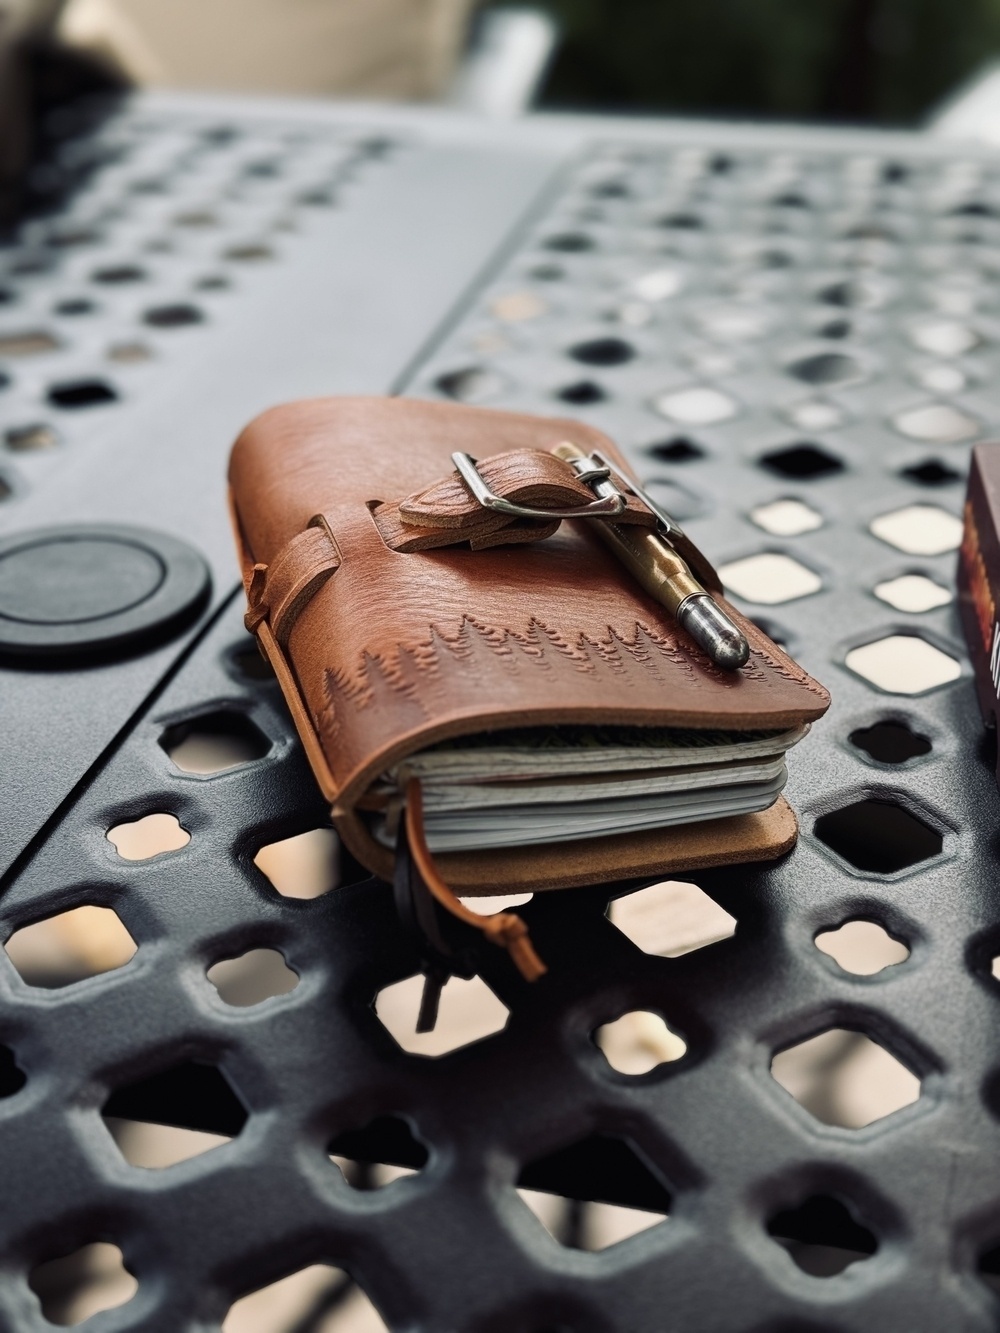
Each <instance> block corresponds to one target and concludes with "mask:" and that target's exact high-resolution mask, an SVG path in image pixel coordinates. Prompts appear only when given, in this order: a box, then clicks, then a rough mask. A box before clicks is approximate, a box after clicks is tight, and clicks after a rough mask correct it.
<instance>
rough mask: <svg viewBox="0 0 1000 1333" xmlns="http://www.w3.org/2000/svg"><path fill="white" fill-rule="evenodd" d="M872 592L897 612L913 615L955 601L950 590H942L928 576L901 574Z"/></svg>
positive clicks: (879, 584)
mask: <svg viewBox="0 0 1000 1333" xmlns="http://www.w3.org/2000/svg"><path fill="white" fill-rule="evenodd" d="M872 591H873V592H874V593H875V596H876V597H877V598H878V599H879V600H880V601H883V602H885V603H887V604H888V605H889V606H891V607H893V608H894V609H895V610H896V611H907V612H909V613H910V614H911V615H919V614H920V613H921V612H923V611H934V610H936V608H937V607H939V606H947V605H948V603H949V602H950V601H952V600H953V594H952V591H951V589H950V588H942V586H941V584H940V583H935V582H934V580H933V579H929V578H928V577H927V575H926V574H900V575H899V577H898V578H895V579H887V580H885V582H883V583H876V584H875V587H874V588H873V589H872Z"/></svg>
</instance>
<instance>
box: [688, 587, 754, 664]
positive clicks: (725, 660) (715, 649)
mask: <svg viewBox="0 0 1000 1333" xmlns="http://www.w3.org/2000/svg"><path fill="white" fill-rule="evenodd" d="M677 619H678V621H679V623H680V624H681V625H682V626H683V627H684V629H686V630H687V632H688V633H689V634H690V635H691V637H692V639H694V641H695V643H697V644H699V645H700V646H701V647H702V648H704V650H705V652H706V653H708V655H709V657H710V658H711V659H712V661H713V662H714V663H715V664H716V666H720V667H722V668H723V669H724V670H725V671H737V670H738V669H739V668H740V667H741V666H745V665H746V663H747V661H748V660H749V658H750V645H749V644H748V643H747V641H746V639H745V638H744V636H743V635H742V634H741V633H740V631H739V629H738V628H737V626H736V625H734V624H733V622H732V621H731V620H730V619H729V617H728V616H727V615H726V613H725V611H723V609H722V607H721V606H719V604H718V602H716V601H715V599H714V598H713V597H711V596H710V595H709V594H708V593H699V594H697V595H695V596H694V597H689V598H688V599H687V600H686V601H684V602H682V603H681V605H680V606H679V607H678V608H677Z"/></svg>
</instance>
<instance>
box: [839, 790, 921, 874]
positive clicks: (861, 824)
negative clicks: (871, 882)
mask: <svg viewBox="0 0 1000 1333" xmlns="http://www.w3.org/2000/svg"><path fill="white" fill-rule="evenodd" d="M813 828H814V832H815V834H816V837H817V838H819V840H820V842H822V843H825V844H826V846H827V847H829V848H830V850H831V851H834V852H836V853H837V855H838V856H840V857H842V858H843V860H845V861H847V862H848V864H849V865H852V866H854V868H855V869H856V870H861V871H864V872H866V873H868V874H875V875H892V874H895V873H897V872H898V871H900V870H907V869H909V867H910V866H915V865H919V864H920V863H921V862H922V861H929V860H931V859H932V858H933V857H935V856H940V854H941V850H942V847H943V846H944V839H943V838H942V836H941V834H940V833H939V832H938V830H937V829H935V828H931V827H930V826H929V825H928V824H925V823H924V821H923V820H922V819H920V818H918V816H917V815H915V814H913V813H912V812H911V811H910V810H907V809H906V807H905V806H902V805H897V804H896V802H895V801H879V800H874V799H870V798H866V799H865V800H862V801H854V802H852V804H850V805H845V806H843V807H841V809H839V810H832V811H831V812H830V813H829V814H826V815H821V816H820V817H819V819H817V820H816V823H815V825H814V826H813Z"/></svg>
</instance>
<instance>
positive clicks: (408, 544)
mask: <svg viewBox="0 0 1000 1333" xmlns="http://www.w3.org/2000/svg"><path fill="white" fill-rule="evenodd" d="M476 466H477V468H478V471H479V473H480V476H482V478H483V480H484V481H485V482H486V484H487V486H488V487H489V488H490V490H491V491H493V493H494V494H495V495H499V496H500V497H501V498H502V499H504V500H511V501H513V502H514V503H515V504H523V505H530V506H533V507H537V508H540V509H551V510H553V514H554V516H553V518H552V519H551V520H546V519H525V518H516V517H513V516H508V515H507V514H499V513H497V512H496V511H495V510H491V509H485V508H484V507H483V506H482V505H481V504H480V503H479V501H478V500H477V499H476V498H475V496H474V495H472V493H471V492H470V491H469V489H468V487H467V486H466V484H465V482H464V481H463V480H462V478H461V477H460V476H459V474H458V472H457V471H453V472H451V473H450V474H449V475H448V476H447V477H443V478H441V480H439V481H436V482H434V484H433V485H431V486H427V487H425V489H424V490H422V491H416V492H414V494H413V495H408V496H406V497H405V499H402V500H399V501H396V502H386V503H382V504H377V505H372V506H371V514H372V517H373V518H374V520H375V524H376V526H377V527H378V530H379V532H380V533H381V535H382V540H383V541H384V542H385V544H386V546H388V547H389V549H390V550H392V551H404V552H407V551H429V550H432V549H433V548H435V547H439V546H455V545H459V544H464V543H466V542H467V543H468V544H469V545H470V546H471V547H472V549H473V550H474V551H481V550H485V549H486V548H487V547H490V546H501V545H504V546H506V545H510V544H517V543H521V542H534V541H541V540H542V539H544V538H545V537H551V536H552V534H553V533H554V532H555V531H556V529H557V528H558V527H559V523H560V521H561V520H560V519H559V517H558V511H559V510H560V509H571V508H579V507H580V506H581V505H586V504H589V503H591V502H592V501H593V499H594V493H593V491H592V490H591V489H590V488H589V487H588V486H587V485H586V484H585V483H584V482H582V481H580V479H579V478H578V477H577V475H576V473H575V472H574V471H573V469H572V468H571V467H570V465H569V464H568V463H566V462H564V461H563V459H561V458H557V457H556V456H555V455H554V454H551V453H546V452H544V451H542V450H535V449H514V450H511V451H509V452H508V453H503V454H493V455H492V456H491V457H489V458H483V459H480V461H479V462H478V463H477V465H476ZM614 521H615V523H635V524H640V525H642V526H643V527H648V528H652V527H655V525H656V518H655V517H654V515H653V514H652V513H651V511H650V510H649V509H648V508H647V507H646V506H645V505H644V504H643V502H642V501H641V500H640V499H639V497H638V496H636V495H632V494H629V493H625V508H624V509H623V510H622V512H621V513H620V514H616V515H615V519H614Z"/></svg>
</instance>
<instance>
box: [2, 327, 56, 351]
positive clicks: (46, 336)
mask: <svg viewBox="0 0 1000 1333" xmlns="http://www.w3.org/2000/svg"><path fill="white" fill-rule="evenodd" d="M59 345H60V344H59V339H58V338H57V337H55V335H54V334H51V333H48V332H47V331H46V330H45V329H25V330H24V331H22V332H19V333H0V357H22V356H24V357H27V356H40V355H41V354H42V353H43V352H55V351H58V350H59Z"/></svg>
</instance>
